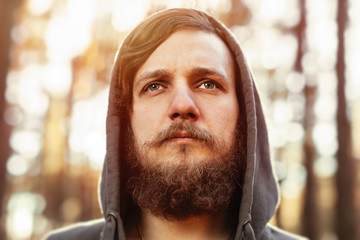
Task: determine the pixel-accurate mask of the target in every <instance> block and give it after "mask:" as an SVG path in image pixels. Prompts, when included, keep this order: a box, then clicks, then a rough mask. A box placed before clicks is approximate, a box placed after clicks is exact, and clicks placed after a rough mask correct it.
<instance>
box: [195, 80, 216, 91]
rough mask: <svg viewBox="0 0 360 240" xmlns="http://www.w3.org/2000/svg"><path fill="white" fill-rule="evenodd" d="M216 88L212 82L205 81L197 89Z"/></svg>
mask: <svg viewBox="0 0 360 240" xmlns="http://www.w3.org/2000/svg"><path fill="white" fill-rule="evenodd" d="M216 87H217V86H216V84H215V83H214V82H211V81H207V82H204V83H202V84H201V85H200V87H199V88H204V89H214V88H216Z"/></svg>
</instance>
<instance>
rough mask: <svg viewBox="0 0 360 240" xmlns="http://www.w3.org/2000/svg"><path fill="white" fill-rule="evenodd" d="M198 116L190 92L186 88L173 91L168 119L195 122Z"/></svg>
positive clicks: (198, 113) (197, 110)
mask: <svg viewBox="0 0 360 240" xmlns="http://www.w3.org/2000/svg"><path fill="white" fill-rule="evenodd" d="M199 115H200V112H199V109H198V108H197V106H196V103H195V100H194V97H193V95H192V92H191V90H190V89H189V88H188V87H179V88H178V89H174V93H173V97H172V99H171V104H170V107H169V118H170V119H171V120H177V119H181V120H191V121H196V120H197V119H198V118H199Z"/></svg>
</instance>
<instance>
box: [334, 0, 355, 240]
mask: <svg viewBox="0 0 360 240" xmlns="http://www.w3.org/2000/svg"><path fill="white" fill-rule="evenodd" d="M347 20H348V18H347V1H346V0H338V13H337V23H338V39H339V45H338V53H337V63H336V73H337V78H338V89H337V101H338V108H337V116H336V120H337V132H338V144H339V148H338V152H337V161H338V171H337V176H336V185H337V193H338V196H337V197H338V199H337V217H336V231H337V235H338V238H339V239H347V240H352V239H354V240H355V239H356V215H355V203H354V199H355V189H354V186H355V182H354V176H355V174H354V169H355V165H354V162H353V159H352V156H351V133H350V124H349V121H348V119H347V117H346V109H347V104H346V97H345V41H344V32H345V28H346V24H347Z"/></svg>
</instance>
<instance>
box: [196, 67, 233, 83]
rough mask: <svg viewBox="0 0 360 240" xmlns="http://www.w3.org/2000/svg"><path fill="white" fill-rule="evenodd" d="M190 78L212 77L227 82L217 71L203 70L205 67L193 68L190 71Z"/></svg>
mask: <svg viewBox="0 0 360 240" xmlns="http://www.w3.org/2000/svg"><path fill="white" fill-rule="evenodd" d="M189 75H190V76H213V77H215V78H219V79H224V80H227V79H228V77H227V76H226V75H225V74H223V73H220V72H219V71H218V70H216V69H213V68H205V67H195V68H193V69H191V71H190V74H189Z"/></svg>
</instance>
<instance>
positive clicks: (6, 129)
mask: <svg viewBox="0 0 360 240" xmlns="http://www.w3.org/2000/svg"><path fill="white" fill-rule="evenodd" d="M18 4H19V1H17V0H3V1H0V24H1V27H0V213H1V215H0V216H4V214H2V213H3V212H4V209H3V207H4V206H5V203H4V200H5V189H6V162H7V159H8V157H9V155H10V146H9V136H10V126H9V125H7V124H6V122H5V119H4V111H5V109H6V107H7V106H6V105H7V104H6V100H5V90H6V76H7V73H8V68H9V65H10V59H9V55H10V54H9V53H10V47H11V37H10V32H11V29H12V27H13V25H14V22H15V21H14V20H15V19H14V18H15V17H14V12H15V11H14V10H15V9H16V7H17V6H18ZM3 222H4V219H0V223H3ZM5 236H6V234H5V229H4V226H3V225H2V224H0V239H5Z"/></svg>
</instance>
